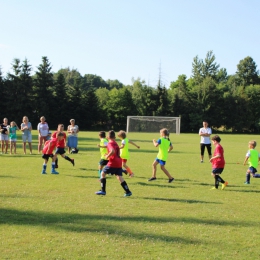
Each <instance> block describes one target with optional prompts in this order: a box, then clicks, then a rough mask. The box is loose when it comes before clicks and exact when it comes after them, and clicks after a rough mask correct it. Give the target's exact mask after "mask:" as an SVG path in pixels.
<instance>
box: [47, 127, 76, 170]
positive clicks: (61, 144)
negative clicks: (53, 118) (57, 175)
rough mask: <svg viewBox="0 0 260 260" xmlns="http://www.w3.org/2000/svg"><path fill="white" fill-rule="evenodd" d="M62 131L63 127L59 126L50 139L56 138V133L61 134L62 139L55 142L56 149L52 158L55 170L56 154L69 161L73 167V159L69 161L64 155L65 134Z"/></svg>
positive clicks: (56, 166) (56, 163) (56, 165)
mask: <svg viewBox="0 0 260 260" xmlns="http://www.w3.org/2000/svg"><path fill="white" fill-rule="evenodd" d="M63 130H64V125H63V124H59V125H58V129H57V131H56V132H54V133H53V134H52V138H57V134H58V133H60V132H61V133H63V138H62V139H61V140H58V141H57V149H56V151H55V156H54V160H55V168H58V158H57V156H58V154H60V156H61V157H63V158H64V159H65V160H67V161H70V162H71V163H72V165H73V166H74V165H75V162H74V159H70V158H69V156H67V155H65V147H66V134H65V133H64V132H63Z"/></svg>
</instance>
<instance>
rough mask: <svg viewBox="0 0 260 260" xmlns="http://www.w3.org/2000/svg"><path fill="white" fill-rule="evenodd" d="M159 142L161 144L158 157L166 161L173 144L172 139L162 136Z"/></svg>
mask: <svg viewBox="0 0 260 260" xmlns="http://www.w3.org/2000/svg"><path fill="white" fill-rule="evenodd" d="M157 143H158V144H159V153H158V155H157V158H158V159H160V160H162V161H166V160H167V158H168V149H169V146H171V145H172V144H171V141H170V140H169V139H168V138H164V137H161V138H160V139H159V140H158V141H157Z"/></svg>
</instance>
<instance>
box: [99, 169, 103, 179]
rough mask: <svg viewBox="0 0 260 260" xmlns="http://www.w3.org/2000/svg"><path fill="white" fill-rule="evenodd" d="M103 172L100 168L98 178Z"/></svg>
mask: <svg viewBox="0 0 260 260" xmlns="http://www.w3.org/2000/svg"><path fill="white" fill-rule="evenodd" d="M101 172H102V170H98V178H100V177H101Z"/></svg>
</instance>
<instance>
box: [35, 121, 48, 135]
mask: <svg viewBox="0 0 260 260" xmlns="http://www.w3.org/2000/svg"><path fill="white" fill-rule="evenodd" d="M37 130H38V131H40V133H41V136H47V135H48V133H49V126H48V124H47V123H46V122H45V123H44V124H42V123H39V124H38V126H37Z"/></svg>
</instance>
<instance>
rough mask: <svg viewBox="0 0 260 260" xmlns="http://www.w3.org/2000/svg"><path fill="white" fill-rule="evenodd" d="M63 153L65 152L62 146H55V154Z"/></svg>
mask: <svg viewBox="0 0 260 260" xmlns="http://www.w3.org/2000/svg"><path fill="white" fill-rule="evenodd" d="M64 153H66V152H65V149H64V148H61V147H57V149H56V151H55V154H60V155H62V154H64Z"/></svg>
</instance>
